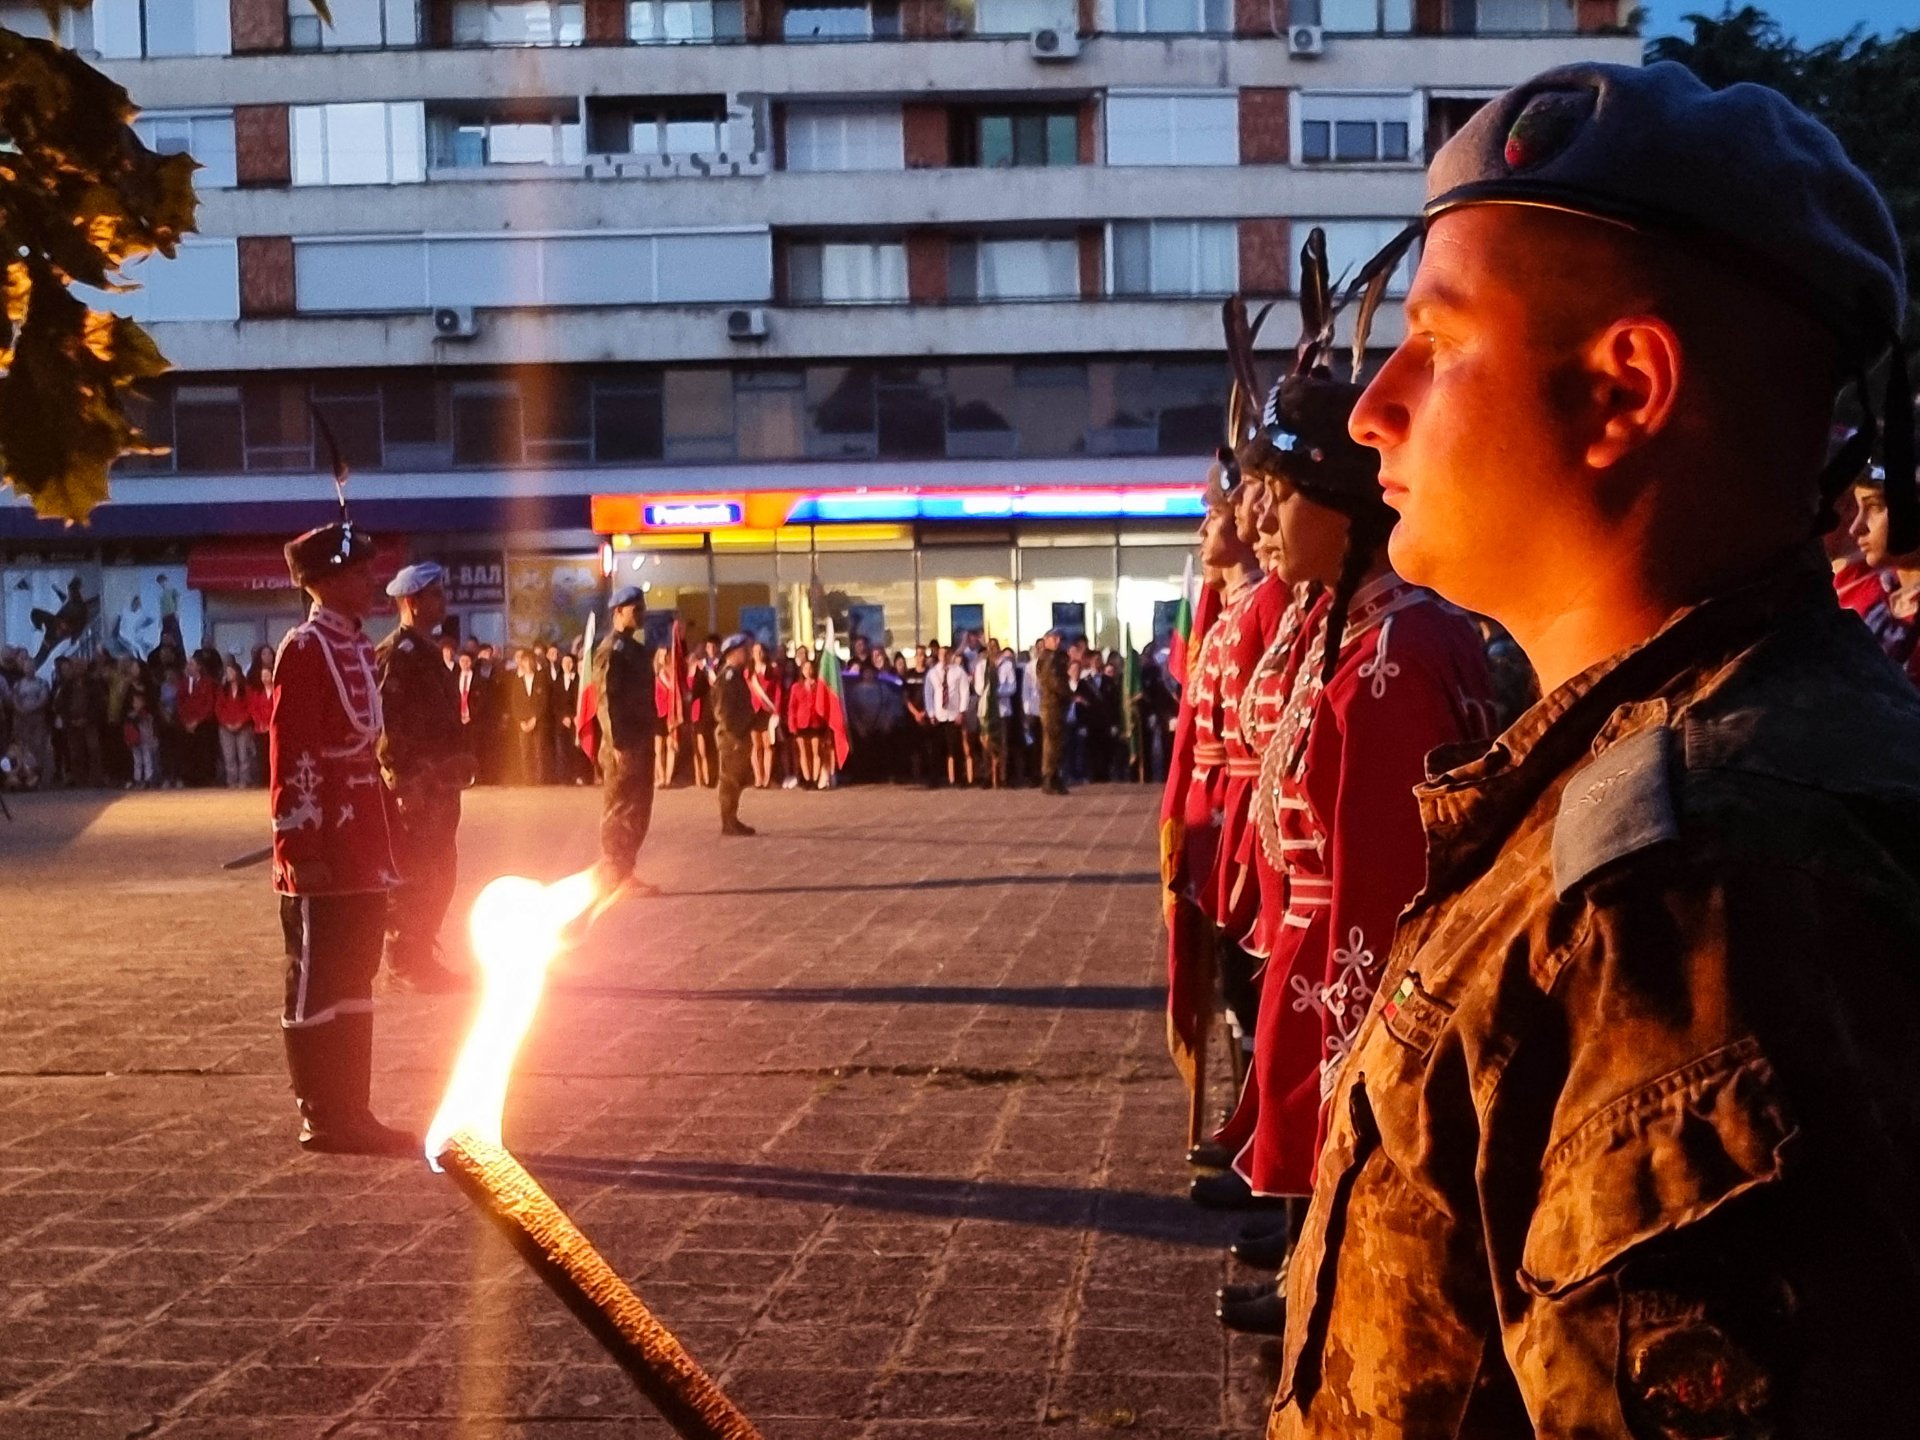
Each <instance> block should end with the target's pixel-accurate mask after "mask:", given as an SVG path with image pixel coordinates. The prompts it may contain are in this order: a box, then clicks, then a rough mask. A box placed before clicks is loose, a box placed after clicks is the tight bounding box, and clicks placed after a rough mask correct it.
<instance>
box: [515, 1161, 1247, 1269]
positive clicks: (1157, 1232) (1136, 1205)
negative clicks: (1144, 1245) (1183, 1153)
mask: <svg viewBox="0 0 1920 1440" xmlns="http://www.w3.org/2000/svg"><path fill="white" fill-rule="evenodd" d="M521 1159H522V1160H523V1162H524V1163H525V1164H526V1166H527V1168H528V1169H529V1170H532V1171H534V1172H535V1173H536V1174H537V1175H538V1177H539V1178H540V1179H542V1180H547V1179H559V1180H586V1181H599V1182H601V1183H602V1184H610V1185H617V1186H618V1187H620V1188H621V1189H622V1190H634V1191H642V1192H646V1193H650V1194H662V1195H668V1194H677V1195H712V1194H720V1195H738V1196H744V1197H751V1198H755V1199H763V1200H797V1201H805V1202H811V1203H814V1204H819V1205H852V1206H856V1207H858V1208H860V1209H864V1210H880V1211H891V1212H895V1213H902V1214H909V1215H934V1216H946V1217H950V1218H953V1219H958V1220H1004V1221H1011V1222H1014V1223H1017V1224H1024V1225H1038V1226H1048V1227H1057V1228H1060V1229H1070V1230H1089V1229H1090V1230H1099V1231H1102V1232H1104V1233H1106V1234H1110V1235H1127V1236H1133V1237H1136V1238H1143V1239H1153V1240H1161V1241H1165V1242H1169V1243H1172V1244H1181V1245H1193V1246H1196V1247H1200V1248H1206V1249H1212V1248H1214V1247H1217V1246H1218V1245H1219V1244H1220V1243H1221V1242H1220V1236H1219V1234H1218V1233H1217V1232H1218V1230H1219V1226H1217V1225H1215V1224H1212V1223H1210V1217H1208V1216H1206V1215H1204V1214H1202V1212H1200V1211H1198V1210H1196V1209H1195V1208H1194V1206H1193V1203H1192V1202H1191V1201H1189V1200H1186V1199H1184V1198H1182V1197H1180V1196H1177V1195H1150V1194H1147V1193H1145V1192H1143V1191H1139V1190H1088V1189H1082V1188H1075V1187H1072V1186H1067V1185H1030V1184H1024V1183H1021V1182H1018V1181H1006V1180H964V1179H957V1178H945V1177H939V1176H931V1175H860V1174H855V1173H852V1172H848V1171H837V1170H799V1169H793V1168H791V1167H788V1166H781V1165H738V1164H731V1163H728V1162H725V1161H714V1160H613V1159H605V1158H600V1157H592V1156H587V1157H581V1156H568V1155H526V1156H522V1157H521Z"/></svg>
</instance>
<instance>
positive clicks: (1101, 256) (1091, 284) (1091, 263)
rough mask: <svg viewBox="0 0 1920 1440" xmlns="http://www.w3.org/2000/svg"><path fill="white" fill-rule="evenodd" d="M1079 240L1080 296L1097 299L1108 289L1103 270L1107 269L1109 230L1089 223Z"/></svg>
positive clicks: (1082, 230)
mask: <svg viewBox="0 0 1920 1440" xmlns="http://www.w3.org/2000/svg"><path fill="white" fill-rule="evenodd" d="M1079 240H1080V297H1081V299H1083V300H1097V299H1099V298H1100V296H1101V295H1102V294H1103V293H1105V289H1106V287H1105V285H1104V283H1103V281H1104V280H1105V276H1104V275H1103V274H1102V273H1101V272H1102V271H1104V270H1105V269H1106V258H1107V232H1106V231H1105V230H1103V229H1101V228H1100V227H1099V226H1098V225H1088V226H1085V227H1083V228H1082V229H1081V231H1080V234H1079Z"/></svg>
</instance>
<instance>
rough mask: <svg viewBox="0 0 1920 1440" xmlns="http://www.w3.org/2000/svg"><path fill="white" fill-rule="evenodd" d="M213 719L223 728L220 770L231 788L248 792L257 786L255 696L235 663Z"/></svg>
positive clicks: (216, 698)
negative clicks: (254, 720) (255, 769)
mask: <svg viewBox="0 0 1920 1440" xmlns="http://www.w3.org/2000/svg"><path fill="white" fill-rule="evenodd" d="M213 719H214V723H215V724H216V725H218V726H219V727H220V768H221V770H222V771H223V772H224V773H225V775H226V780H227V788H228V789H229V790H244V789H246V788H247V786H249V785H251V784H252V783H253V756H254V741H253V694H252V692H251V690H249V689H248V687H247V677H246V676H244V675H242V674H241V673H240V667H239V665H238V664H236V663H235V662H233V661H228V662H227V668H226V673H225V674H224V675H222V676H221V677H220V690H219V693H217V694H216V695H215V696H214V697H213Z"/></svg>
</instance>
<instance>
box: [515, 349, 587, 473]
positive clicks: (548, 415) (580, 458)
mask: <svg viewBox="0 0 1920 1440" xmlns="http://www.w3.org/2000/svg"><path fill="white" fill-rule="evenodd" d="M520 406H521V415H522V428H523V430H524V438H525V442H526V461H527V464H529V465H587V464H591V463H592V461H593V412H594V403H593V386H592V383H591V382H590V381H589V380H588V379H587V378H586V376H585V375H583V374H581V373H580V372H579V371H577V370H560V369H552V370H541V371H529V372H528V373H527V374H526V375H525V376H524V377H523V379H522V381H521V385H520Z"/></svg>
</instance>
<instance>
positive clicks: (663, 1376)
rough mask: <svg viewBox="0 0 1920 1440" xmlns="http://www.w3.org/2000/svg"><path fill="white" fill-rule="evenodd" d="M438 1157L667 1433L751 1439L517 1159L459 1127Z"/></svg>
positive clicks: (739, 1418)
mask: <svg viewBox="0 0 1920 1440" xmlns="http://www.w3.org/2000/svg"><path fill="white" fill-rule="evenodd" d="M439 1160H440V1163H441V1165H443V1166H444V1167H445V1168H446V1171H447V1173H448V1174H449V1175H451V1176H452V1177H453V1179H454V1182H455V1183H456V1184H457V1185H458V1186H459V1187H460V1189H461V1190H462V1191H464V1192H465V1193H466V1195H467V1196H468V1198H469V1199H471V1200H472V1201H473V1202H474V1203H475V1204H477V1205H478V1206H479V1207H480V1209H481V1211H482V1212H483V1213H484V1214H485V1215H486V1216H487V1218H488V1219H489V1220H491V1221H492V1222H493V1223H494V1225H496V1226H497V1227H498V1228H499V1229H500V1230H501V1231H502V1232H503V1233H504V1234H505V1235H506V1237H507V1238H508V1239H509V1240H510V1241H512V1242H513V1246H514V1248H515V1249H516V1250H518V1251H519V1252H520V1254H521V1256H522V1257H523V1258H524V1259H525V1260H526V1261H527V1262H528V1263H529V1264H530V1265H531V1266H532V1267H533V1269H534V1270H535V1272H536V1273H538V1275H539V1276H540V1278H541V1279H542V1280H545V1281H546V1282H547V1284H548V1286H549V1287H551V1289H552V1290H553V1292H554V1293H555V1294H556V1295H558V1296H559V1297H560V1298H561V1300H563V1301H564V1302H565V1303H566V1306H567V1308H568V1309H569V1310H571V1311H573V1313H574V1315H575V1316H577V1317H578V1318H579V1319H580V1321H581V1322H582V1323H583V1324H585V1325H586V1327H587V1329H588V1330H590V1331H591V1332H592V1333H593V1336H594V1338H595V1339H596V1340H598V1341H599V1342H600V1343H601V1344H602V1345H603V1346H605V1347H606V1349H607V1353H608V1354H610V1355H612V1356H613V1358H614V1359H615V1360H617V1361H618V1362H619V1363H620V1366H621V1368H622V1369H624V1370H625V1371H626V1372H627V1374H628V1375H630V1376H631V1377H632V1378H633V1382H634V1384H635V1385H637V1386H639V1388H640V1392H641V1393H642V1394H643V1395H645V1396H646V1397H647V1399H648V1400H650V1401H652V1402H653V1404H654V1406H655V1407H656V1408H657V1409H658V1410H659V1411H660V1413H661V1415H662V1416H664V1417H665V1419H666V1421H667V1423H668V1424H670V1425H672V1426H673V1428H674V1430H675V1431H676V1432H678V1433H679V1434H681V1435H683V1436H685V1437H687V1440H761V1436H760V1432H759V1431H758V1430H756V1429H755V1428H754V1426H753V1422H752V1421H751V1420H749V1419H747V1417H746V1416H745V1415H743V1414H741V1413H740V1411H739V1410H738V1409H737V1408H736V1407H735V1406H734V1403H733V1402H732V1401H731V1400H729V1399H728V1398H727V1396H726V1394H725V1393H724V1392H723V1391H722V1390H721V1389H720V1387H719V1386H718V1385H716V1384H714V1382H713V1380H712V1378H711V1377H709V1376H708V1374H707V1372H706V1371H704V1370H702V1369H701V1368H700V1366H699V1363H698V1362H697V1361H695V1360H694V1358H693V1357H692V1356H691V1355H689V1354H687V1352H686V1351H685V1350H684V1349H682V1348H681V1345H680V1342H679V1341H678V1340H676V1339H674V1337H673V1335H672V1333H671V1332H670V1331H668V1329H667V1328H666V1326H664V1325H662V1324H661V1323H660V1322H659V1321H658V1320H656V1319H655V1318H654V1316H653V1312H652V1311H651V1310H649V1309H647V1307H646V1305H645V1304H643V1303H642V1302H641V1299H640V1297H639V1296H638V1295H636V1294H634V1293H633V1291H632V1290H631V1289H630V1288H629V1287H628V1285H627V1283H626V1281H624V1280H622V1279H621V1278H620V1277H619V1276H618V1275H616V1274H615V1273H614V1271H613V1267H612V1266H610V1265H608V1264H607V1262H606V1261H605V1260H603V1259H602V1258H601V1257H600V1252H599V1251H597V1250H595V1249H594V1248H593V1243H592V1242H591V1241H590V1240H588V1239H587V1237H586V1236H585V1235H583V1234H581V1233H580V1230H579V1227H578V1226H576V1225H575V1224H574V1223H573V1221H571V1220H570V1219H568V1218H567V1213H566V1211H564V1210H562V1209H561V1208H560V1207H559V1206H558V1205H556V1204H555V1203H554V1202H553V1199H552V1197H551V1196H549V1195H548V1194H547V1192H546V1191H544V1190H542V1189H541V1188H540V1185H539V1183H538V1182H537V1181H536V1180H535V1179H534V1178H533V1177H532V1176H531V1175H529V1174H528V1173H527V1172H526V1170H525V1169H524V1168H523V1167H522V1166H521V1164H520V1162H519V1161H518V1160H516V1159H514V1158H513V1156H512V1155H510V1154H508V1153H507V1151H506V1150H504V1149H502V1148H501V1147H500V1146H498V1145H491V1144H489V1143H487V1142H486V1141H484V1140H480V1139H477V1138H475V1137H474V1136H473V1135H470V1134H467V1133H466V1132H464V1131H463V1132H461V1133H459V1134H457V1135H455V1136H454V1137H453V1139H452V1140H451V1141H449V1142H448V1144H447V1148H446V1150H445V1152H444V1153H443V1154H441V1155H440V1157H439Z"/></svg>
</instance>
